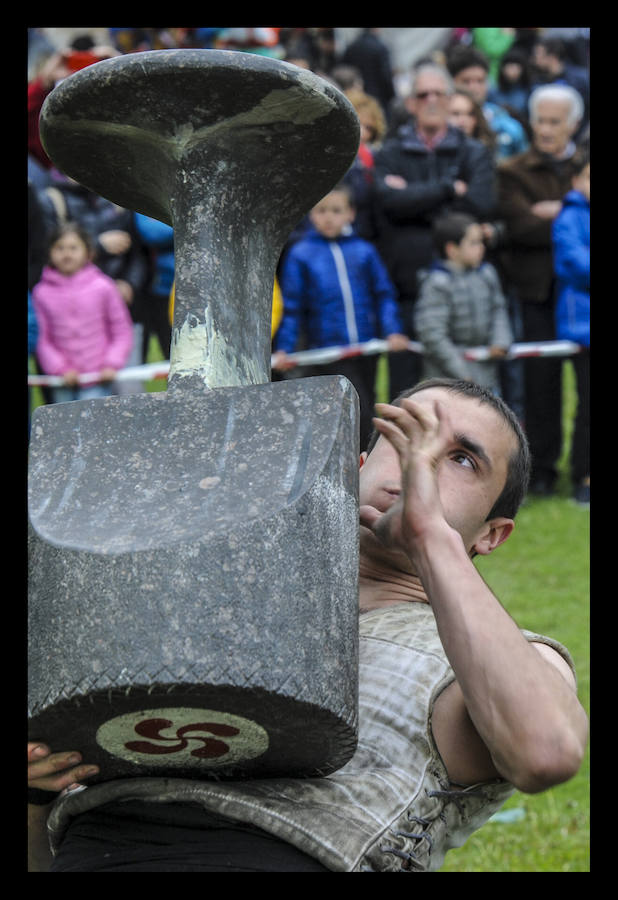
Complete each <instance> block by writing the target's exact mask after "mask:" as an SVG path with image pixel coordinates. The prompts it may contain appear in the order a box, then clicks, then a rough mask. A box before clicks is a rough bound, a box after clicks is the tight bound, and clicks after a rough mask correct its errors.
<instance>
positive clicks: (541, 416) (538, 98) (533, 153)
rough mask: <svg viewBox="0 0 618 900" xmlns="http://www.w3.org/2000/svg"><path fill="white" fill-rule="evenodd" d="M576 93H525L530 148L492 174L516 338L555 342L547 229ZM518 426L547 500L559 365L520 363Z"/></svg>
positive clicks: (576, 116) (562, 184) (568, 152)
mask: <svg viewBox="0 0 618 900" xmlns="http://www.w3.org/2000/svg"><path fill="white" fill-rule="evenodd" d="M583 111H584V105H583V101H582V98H581V96H580V95H579V94H578V92H577V91H576V90H575V89H574V88H572V87H569V86H567V85H558V84H551V85H544V86H542V87H539V88H537V89H536V90H535V91H533V93H532V94H531V96H530V100H529V112H530V124H531V127H532V132H533V139H532V146H531V147H530V149H529V150H527V151H526V152H525V153H521V154H519V155H518V156H515V157H512V158H511V159H508V160H505V161H504V162H503V163H502V164H501V165H500V167H499V169H498V184H499V217H500V218H501V219H503V220H504V222H505V224H506V233H507V238H508V242H507V246H506V248H505V250H504V252H503V265H504V271H505V274H506V279H507V281H508V286H509V289H511V290H513V291H514V293H515V295H516V297H517V299H518V301H519V304H520V310H521V318H522V327H523V335H522V339H523V340H524V341H545V340H553V339H554V338H555V324H554V306H555V279H554V266H553V258H552V243H551V226H552V222H553V220H554V219H555V218H556V216H557V215H558V213H559V212H560V210H561V208H562V199H563V197H564V195H565V194H566V193H567V191H568V190H569V189H570V186H571V177H572V174H573V163H572V159H573V154H574V153H575V144H574V142H573V135H574V134H575V132H576V131H577V127H578V124H579V122H580V120H581V117H582V115H583ZM524 374H525V397H526V410H525V426H526V431H527V433H528V439H529V441H530V446H531V451H532V458H533V469H532V481H531V491H532V492H534V493H537V494H540V495H550V494H552V493H553V491H554V487H555V481H556V464H557V461H558V458H559V456H560V452H561V446H562V444H561V442H562V427H561V422H562V414H561V410H562V389H561V376H562V361H561V360H560V359H559V358H553V359H552V358H544V359H538V358H537V359H528V360H526V361H525V370H524Z"/></svg>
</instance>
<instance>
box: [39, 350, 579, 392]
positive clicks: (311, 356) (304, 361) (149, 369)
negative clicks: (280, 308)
mask: <svg viewBox="0 0 618 900" xmlns="http://www.w3.org/2000/svg"><path fill="white" fill-rule="evenodd" d="M409 347H410V350H411V351H412V352H413V353H422V352H423V345H422V344H419V343H418V342H417V341H410V344H409ZM581 349H582V348H581V346H580V345H579V344H574V343H573V342H572V341H538V342H537V343H528V344H511V346H510V348H509V352H508V353H507V355H506V356H505V357H504V359H522V358H525V357H532V356H573V355H574V354H575V353H579V352H580V351H581ZM387 351H388V343H387V342H386V341H380V340H373V341H366V342H365V343H362V344H349V345H347V346H343V347H322V348H319V349H317V350H300V351H299V352H298V353H289V354H288V359H289V360H290V361H293V362H295V363H296V365H298V366H315V365H326V364H327V363H331V362H335V361H336V360H338V359H348V358H350V357H353V356H371V355H374V354H376V353H386V352H387ZM464 357H465V359H469V360H474V361H477V362H479V361H483V360H486V359H489V348H488V347H469V348H468V349H467V350H466V351H465V352H464ZM169 369H170V364H169V361H164V362H159V363H146V364H144V365H142V366H129V367H127V368H126V369H120V370H119V371H118V372H117V373H116V378H115V380H116V381H152V380H154V379H157V378H167V376H168V373H169ZM99 380H100V378H99V373H98V372H86V373H84V374H82V375H80V378H79V381H80V384H92V383H93V382H96V381H99ZM63 384H64V379H63V377H62V375H28V385H29V386H30V387H62V385H63Z"/></svg>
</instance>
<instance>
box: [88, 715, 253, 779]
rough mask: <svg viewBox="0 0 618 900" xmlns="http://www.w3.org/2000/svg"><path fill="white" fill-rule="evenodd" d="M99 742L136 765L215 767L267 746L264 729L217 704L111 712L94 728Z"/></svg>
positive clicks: (237, 760)
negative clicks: (112, 714) (217, 707)
mask: <svg viewBox="0 0 618 900" xmlns="http://www.w3.org/2000/svg"><path fill="white" fill-rule="evenodd" d="M96 741H97V743H98V744H99V746H100V747H103V749H104V750H107V752H108V753H111V754H112V756H117V757H119V758H120V759H125V760H127V761H129V762H132V763H137V764H138V765H140V764H141V765H148V766H161V767H163V766H165V767H166V768H169V767H170V766H177V767H182V768H187V767H188V766H193V767H195V768H204V767H206V768H217V767H220V766H228V765H230V764H234V763H240V762H245V761H247V760H250V759H255V758H256V757H257V756H261V754H262V753H265V752H266V750H267V749H268V734H267V732H266V731H265V730H264V729H263V728H262V726H261V725H258V724H257V722H253V721H252V720H251V719H245V718H243V717H242V716H235V715H232V714H231V713H226V712H221V711H220V710H215V709H194V708H188V707H172V708H165V709H143V710H138V711H137V712H131V713H125V714H124V715H121V716H115V717H114V718H113V719H109V720H108V721H107V722H105V723H104V724H103V725H101V726H100V728H99V730H98V731H97V734H96Z"/></svg>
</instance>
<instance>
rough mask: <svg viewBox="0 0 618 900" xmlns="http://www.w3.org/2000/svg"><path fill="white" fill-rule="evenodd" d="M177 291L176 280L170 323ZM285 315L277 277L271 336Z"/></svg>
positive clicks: (170, 307)
mask: <svg viewBox="0 0 618 900" xmlns="http://www.w3.org/2000/svg"><path fill="white" fill-rule="evenodd" d="M175 293H176V282H174V284H173V285H172V290H171V291H170V302H169V319H170V325H173V324H174V297H175ZM282 316H283V297H282V296H281V288H280V287H279V282H278V281H277V279H276V278H275V283H274V285H273V309H272V319H271V326H270V336H271V338H272V337H274V336H275V334H276V332H277V328H278V327H279V324H280V322H281V317H282Z"/></svg>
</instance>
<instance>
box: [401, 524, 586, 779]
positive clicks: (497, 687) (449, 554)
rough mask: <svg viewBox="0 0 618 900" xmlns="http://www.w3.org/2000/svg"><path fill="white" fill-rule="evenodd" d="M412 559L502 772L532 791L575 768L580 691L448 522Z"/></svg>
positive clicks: (582, 738) (579, 751) (582, 726)
mask: <svg viewBox="0 0 618 900" xmlns="http://www.w3.org/2000/svg"><path fill="white" fill-rule="evenodd" d="M415 564H416V566H417V568H418V574H419V577H420V578H421V581H422V583H423V586H424V588H425V591H426V593H427V596H428V598H429V602H430V603H431V606H432V609H433V611H434V615H435V617H436V623H437V626H438V632H439V634H440V638H441V641H442V644H443V646H444V650H445V652H446V655H447V657H448V659H449V662H450V663H451V665H452V667H453V670H454V672H455V675H456V678H457V682H458V684H459V686H460V688H461V691H462V693H463V697H464V702H465V704H466V708H467V711H468V714H469V716H470V718H471V720H472V722H473V723H474V726H475V728H476V730H477V731H478V733H479V735H480V737H481V739H482V740H483V742H484V743H485V745H486V746H487V748H488V750H489V752H490V753H491V756H492V759H493V761H494V765H495V766H496V768H497V770H498V771H499V772H500V773H501V775H502V776H503V777H504V778H506V779H507V780H509V781H510V782H511V783H512V784H514V785H515V786H516V787H517V788H519V789H520V790H522V791H526V792H529V793H534V792H536V791H540V790H544V789H546V788H547V787H550V786H551V785H552V784H558V783H560V782H561V781H565V780H567V779H568V778H570V777H572V775H574V774H575V772H576V771H577V769H578V768H579V765H580V763H581V757H582V755H583V751H584V748H585V743H586V735H587V720H586V715H585V713H584V711H583V709H582V707H581V705H580V703H579V701H578V700H577V696H576V694H575V691H574V690H573V688H572V687H571V685H569V684H568V683H567V681H566V679H565V677H563V675H562V674H561V673H560V672H559V671H558V669H557V668H556V667H555V666H553V665H552V664H551V663H549V662H548V661H547V660H546V659H545V658H544V657H543V656H541V654H540V653H539V652H537V650H535V649H534V646H532V645H531V644H530V643H529V642H528V641H527V640H526V639H525V638H524V636H523V635H522V634H521V632H520V630H519V628H518V626H517V625H516V623H515V622H514V621H513V620H512V618H511V617H510V616H509V615H508V613H507V612H506V611H505V610H504V609H503V607H502V606H501V605H500V603H499V602H498V601H497V599H496V598H495V596H494V595H493V593H492V592H491V590H490V589H489V587H488V586H487V585H486V584H485V582H484V581H483V579H482V578H481V576H480V575H479V573H478V572H477V570H476V568H475V566H474V565H473V563H472V561H471V560H470V559H469V557H468V555H467V553H466V551H465V547H464V545H463V542H462V541H461V539H460V537H459V535H457V534H456V533H455V532H452V531H450V530H448V531H445V530H443V531H442V532H439V533H436V534H435V535H434V536H432V537H429V538H427V539H426V540H425V541H424V542H423V545H422V547H421V548H420V549H419V548H418V547H417V548H416V550H415Z"/></svg>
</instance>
